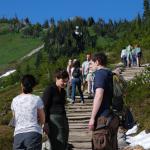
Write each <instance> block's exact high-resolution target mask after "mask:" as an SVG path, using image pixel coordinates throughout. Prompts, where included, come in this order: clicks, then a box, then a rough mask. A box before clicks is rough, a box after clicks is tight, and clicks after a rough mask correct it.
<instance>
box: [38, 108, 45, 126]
mask: <svg viewBox="0 0 150 150" xmlns="http://www.w3.org/2000/svg"><path fill="white" fill-rule="evenodd" d="M37 113H38V119H39V123H40V124H41V125H42V124H44V123H45V113H44V109H43V108H41V109H38V111H37Z"/></svg>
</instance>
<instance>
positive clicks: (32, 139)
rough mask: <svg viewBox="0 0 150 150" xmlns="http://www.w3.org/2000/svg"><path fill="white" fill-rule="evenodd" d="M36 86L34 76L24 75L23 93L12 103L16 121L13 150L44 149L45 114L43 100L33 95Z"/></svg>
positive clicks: (22, 82) (22, 80) (22, 81)
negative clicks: (43, 125)
mask: <svg viewBox="0 0 150 150" xmlns="http://www.w3.org/2000/svg"><path fill="white" fill-rule="evenodd" d="M35 85H36V81H35V78H34V77H33V76H32V75H24V76H23V77H22V79H21V89H22V93H21V94H20V95H18V96H16V97H15V98H14V99H13V101H12V103H11V110H12V113H13V117H14V120H15V131H14V144H13V150H20V149H36V150H41V148H42V124H44V122H45V113H44V109H43V107H44V105H43V102H42V100H41V98H40V97H39V96H36V95H33V94H32V91H33V87H34V86H35Z"/></svg>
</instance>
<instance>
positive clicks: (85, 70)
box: [82, 53, 91, 90]
mask: <svg viewBox="0 0 150 150" xmlns="http://www.w3.org/2000/svg"><path fill="white" fill-rule="evenodd" d="M90 62H91V54H89V53H88V54H87V55H86V61H84V62H83V63H82V77H83V90H85V86H86V83H87V81H86V79H87V75H88V73H89V65H90Z"/></svg>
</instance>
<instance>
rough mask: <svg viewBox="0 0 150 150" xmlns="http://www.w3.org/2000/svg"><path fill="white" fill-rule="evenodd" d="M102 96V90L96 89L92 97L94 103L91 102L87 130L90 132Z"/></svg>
mask: <svg viewBox="0 0 150 150" xmlns="http://www.w3.org/2000/svg"><path fill="white" fill-rule="evenodd" d="M103 94H104V89H102V88H97V89H96V93H95V97H94V101H93V109H92V115H91V119H90V121H89V129H90V130H92V129H93V127H94V122H95V117H96V114H97V112H98V110H99V108H100V106H101V103H102V99H103Z"/></svg>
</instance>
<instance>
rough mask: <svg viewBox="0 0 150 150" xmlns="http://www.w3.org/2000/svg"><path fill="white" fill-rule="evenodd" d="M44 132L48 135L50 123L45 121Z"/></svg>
mask: <svg viewBox="0 0 150 150" xmlns="http://www.w3.org/2000/svg"><path fill="white" fill-rule="evenodd" d="M43 132H45V133H46V134H47V135H48V133H49V127H48V123H45V124H44V127H43Z"/></svg>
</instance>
